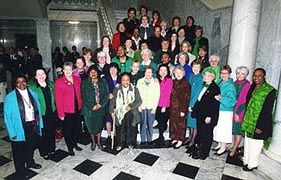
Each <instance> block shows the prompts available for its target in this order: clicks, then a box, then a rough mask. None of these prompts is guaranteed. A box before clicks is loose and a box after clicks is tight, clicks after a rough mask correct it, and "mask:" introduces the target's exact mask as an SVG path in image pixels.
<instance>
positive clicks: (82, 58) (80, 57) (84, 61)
mask: <svg viewBox="0 0 281 180" xmlns="http://www.w3.org/2000/svg"><path fill="white" fill-rule="evenodd" d="M78 59H81V60H82V61H83V63H84V66H86V60H85V58H84V56H79V57H77V58H76V59H75V61H74V65H75V66H76V62H77V60H78Z"/></svg>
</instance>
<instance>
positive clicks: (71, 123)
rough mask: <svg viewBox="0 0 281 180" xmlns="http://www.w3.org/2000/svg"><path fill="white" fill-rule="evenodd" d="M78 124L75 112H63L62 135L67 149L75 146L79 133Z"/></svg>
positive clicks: (70, 149)
mask: <svg viewBox="0 0 281 180" xmlns="http://www.w3.org/2000/svg"><path fill="white" fill-rule="evenodd" d="M78 124H79V120H78V115H77V113H65V116H64V121H63V135H64V140H65V143H66V146H67V148H68V150H69V151H72V150H73V148H74V147H76V146H77V140H78V135H79V128H78Z"/></svg>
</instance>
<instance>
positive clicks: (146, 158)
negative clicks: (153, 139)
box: [134, 152, 159, 166]
mask: <svg viewBox="0 0 281 180" xmlns="http://www.w3.org/2000/svg"><path fill="white" fill-rule="evenodd" d="M158 158H159V156H155V155H152V154H148V153H145V152H142V153H140V154H139V155H138V157H136V158H135V159H134V161H136V162H139V163H142V164H146V165H148V166H152V165H153V164H154V163H155V161H157V159H158Z"/></svg>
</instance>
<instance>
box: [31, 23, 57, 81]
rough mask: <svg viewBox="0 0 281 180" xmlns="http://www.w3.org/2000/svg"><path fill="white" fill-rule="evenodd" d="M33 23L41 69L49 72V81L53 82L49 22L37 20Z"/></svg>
mask: <svg viewBox="0 0 281 180" xmlns="http://www.w3.org/2000/svg"><path fill="white" fill-rule="evenodd" d="M35 23H36V37H37V46H38V48H39V53H40V54H41V55H42V58H43V67H44V68H46V70H50V72H49V74H48V76H49V79H50V80H53V68H52V50H51V46H52V40H51V35H50V22H49V21H48V20H47V19H39V20H35Z"/></svg>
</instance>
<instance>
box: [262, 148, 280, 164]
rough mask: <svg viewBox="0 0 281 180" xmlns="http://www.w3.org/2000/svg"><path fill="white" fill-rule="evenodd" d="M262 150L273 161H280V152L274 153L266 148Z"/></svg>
mask: <svg viewBox="0 0 281 180" xmlns="http://www.w3.org/2000/svg"><path fill="white" fill-rule="evenodd" d="M263 152H264V154H265V155H266V156H268V157H269V158H271V159H273V160H274V161H277V162H279V163H281V155H280V154H276V153H275V152H272V151H271V150H266V149H263Z"/></svg>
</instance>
